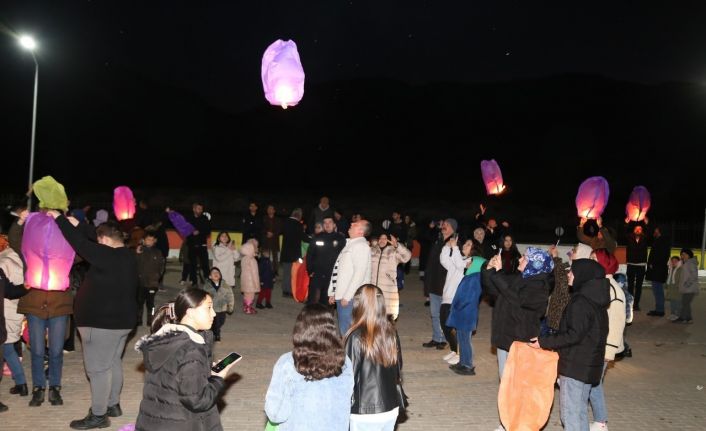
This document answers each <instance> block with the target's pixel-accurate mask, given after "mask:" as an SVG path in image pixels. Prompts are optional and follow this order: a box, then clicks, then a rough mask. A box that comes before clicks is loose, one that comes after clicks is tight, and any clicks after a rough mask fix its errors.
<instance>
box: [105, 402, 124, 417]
mask: <svg viewBox="0 0 706 431" xmlns="http://www.w3.org/2000/svg"><path fill="white" fill-rule="evenodd" d="M106 414H107V415H108V416H109V417H111V418H117V417H119V416H122V415H123V409H121V408H120V403H118V404H116V405H114V406H109V407H108V411H107V412H106Z"/></svg>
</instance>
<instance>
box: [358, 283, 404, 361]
mask: <svg viewBox="0 0 706 431" xmlns="http://www.w3.org/2000/svg"><path fill="white" fill-rule="evenodd" d="M358 329H360V344H361V348H362V350H363V352H364V354H365V357H367V358H368V359H370V360H371V361H373V362H375V363H378V364H381V365H383V366H385V367H390V366H392V365H395V364H397V353H398V351H397V332H396V331H395V327H394V325H393V324H392V322H390V321H389V320H388V318H387V312H386V311H385V298H384V297H383V295H382V290H380V288H379V287H377V286H375V285H373V284H364V285H363V286H361V287H359V288H358V290H357V291H356V292H355V296H354V297H353V324H352V325H351V327H350V329H349V330H348V332H347V333H346V340H347V339H348V337H350V335H351V334H352V333H353V332H354V331H356V330H358Z"/></svg>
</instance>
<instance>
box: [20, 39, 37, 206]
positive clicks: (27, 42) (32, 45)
mask: <svg viewBox="0 0 706 431" xmlns="http://www.w3.org/2000/svg"><path fill="white" fill-rule="evenodd" d="M19 42H20V45H21V46H22V47H23V48H24V49H26V50H27V51H29V53H30V54H32V60H34V106H33V108H32V145H31V146H30V150H29V188H28V190H30V192H29V196H28V198H27V210H28V211H31V210H32V191H31V189H32V183H33V181H32V177H33V173H34V135H35V133H36V130H37V90H38V88H39V63H37V57H36V56H35V55H34V50H35V49H37V42H35V40H34V39H33V38H32V37H31V36H27V35H24V36H20V37H19Z"/></svg>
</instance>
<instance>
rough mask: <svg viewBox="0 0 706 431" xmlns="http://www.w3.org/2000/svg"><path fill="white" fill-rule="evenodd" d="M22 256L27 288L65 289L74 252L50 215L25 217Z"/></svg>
mask: <svg viewBox="0 0 706 431" xmlns="http://www.w3.org/2000/svg"><path fill="white" fill-rule="evenodd" d="M22 254H23V255H24V258H25V262H26V272H25V283H27V284H28V285H29V286H30V287H34V288H37V289H41V290H60V291H64V290H67V289H68V288H69V271H71V266H72V265H73V264H74V257H75V256H76V252H74V249H73V248H72V247H71V245H69V243H68V242H66V239H64V235H63V234H62V233H61V231H60V230H59V226H58V225H57V224H56V222H55V221H54V219H53V218H52V217H51V216H50V215H48V214H45V213H32V214H30V215H29V216H27V220H26V221H25V228H24V234H23V235H22Z"/></svg>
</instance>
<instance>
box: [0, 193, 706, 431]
mask: <svg viewBox="0 0 706 431" xmlns="http://www.w3.org/2000/svg"><path fill="white" fill-rule="evenodd" d="M204 209H205V208H204V205H203V204H202V203H200V202H196V203H194V204H193V206H192V213H191V214H188V215H187V216H186V220H187V221H188V222H189V223H190V224H191V225H192V226H193V228H194V229H193V232H192V234H190V235H189V236H188V237H186V238H184V241H183V248H182V251H181V253H180V255H181V256H180V260H181V261H182V264H183V267H182V278H181V284H182V285H183V287H184V289H183V290H182V291H181V292H180V293H179V295H178V296H177V297H176V298H175V299H174V300H173V301H171V302H169V303H168V304H165V305H163V306H161V307H157V306H156V305H155V295H156V293H157V292H158V291H159V290H160V289H161V288H162V283H163V278H164V273H165V267H166V265H165V262H166V258H167V256H168V251H169V250H168V244H167V237H166V231H165V229H166V227H167V226H168V225H169V221H168V220H169V218H168V217H166V214H168V213H169V212H170V211H171V209H169V208H167V211H166V212H165V213H161V212H152V211H150V210H149V208H148V205H147V203H146V201H144V200H143V201H140V209H139V210H138V212H137V214H136V216H135V217H134V218H133V219H130V220H127V221H122V222H116V221H113V220H109V219H108V217H106V214H105V213H102V214H101V212H100V211H99V212H97V213H96V219H95V220H94V223H90V222H89V221H88V218H87V216H86V211H85V210H84V209H81V210H73V211H66V210H65V209H64V210H62V209H57V208H42V209H40V210H39V211H40V212H42V213H44V214H46V215H47V216H49V217H52V218H53V219H54V221H55V222H56V224H57V226H58V228H59V230H60V232H61V234H62V235H63V237H64V238H65V239H66V241H67V242H68V243H69V244H70V246H71V247H72V248H73V249H74V250H75V252H76V261H75V264H74V268H73V269H72V274H73V277H72V278H71V280H72V282H71V286H62V287H66V289H63V290H61V289H58V290H43V289H39V288H37V287H36V286H30V285H29V284H30V283H27V282H26V280H25V275H24V271H25V266H26V262H25V260H24V258H23V254H22V253H23V252H22V235H23V225H24V223H25V221H26V219H27V215H28V211H27V208H23V207H22V206H21V205H20V206H18V207H16V208H14V209H13V210H14V211H13V214H14V219H13V221H12V223H11V224H10V226H9V229H8V232H7V235H6V236H3V237H0V281H2V282H1V283H0V294H1V295H2V297H3V298H4V308H3V310H2V311H3V313H2V314H0V321H1V322H0V323H2V325H0V342H3V349H2V350H0V363H2V357H3V356H4V359H5V361H6V362H7V365H8V367H9V369H10V371H11V374H12V378H13V380H14V382H15V385H14V386H13V387H12V388H11V389H10V393H11V394H13V395H18V396H29V395H31V398H30V401H29V406H39V405H41V404H42V403H43V402H44V401H45V398H46V399H47V400H48V401H49V402H50V403H51V404H52V405H62V404H63V399H62V396H61V377H62V368H63V350H64V349H65V347H66V343H67V342H68V341H70V340H67V337H66V334H70V337H69V338H70V339H73V333H74V328H76V331H77V332H78V335H79V337H80V340H81V346H82V353H83V360H84V361H83V362H84V367H85V371H86V375H87V376H88V380H89V384H90V391H91V405H90V408H89V410H88V414H87V415H86V416H85V417H84V418H81V419H77V420H74V421H72V422H71V423H70V427H71V428H73V429H93V428H103V427H107V426H109V424H110V418H111V417H118V416H121V415H122V409H121V407H120V393H121V388H122V381H123V377H122V376H123V371H122V355H123V352H124V349H125V345H126V342H127V340H128V337H129V335H130V334H131V333H132V332H133V331H134V330H135V328H136V327H137V326H141V325H142V324H143V322H146V324H147V326H148V327H149V334H148V335H146V336H144V337H142V338H141V339H140V340H139V341H138V342H137V344H136V346H135V348H136V350H138V351H140V352H142V354H143V356H144V364H145V384H144V391H143V399H142V402H141V404H140V411H139V415H138V417H137V422H136V429H138V430H159V429H170V430H173V429H174V430H175V429H183V430H194V429H209V430H212V429H222V427H221V424H220V417H219V413H218V410H217V408H216V403H217V401H218V399H219V397H220V396H221V394H222V392H223V391H224V389H225V380H224V379H225V378H226V376H227V375H228V372H229V370H230V368H231V366H232V364H231V365H230V366H227V367H225V368H224V369H222V370H219V371H213V370H212V369H211V364H212V362H213V355H212V349H213V343H214V342H219V341H221V337H222V334H221V329H222V328H223V325H224V324H225V322H226V318H227V315H228V314H230V313H233V312H235V309H236V295H235V294H234V290H235V289H238V288H239V290H240V293H241V296H242V312H243V313H244V314H248V315H251V314H255V313H257V312H258V310H263V309H271V308H273V301H272V291H273V288H274V286H275V281H276V280H278V279H279V280H281V287H282V295H283V297H291V296H292V294H293V291H292V284H293V283H296V280H294V281H293V280H292V267H293V265H295V264H296V265H301V267H302V268H305V270H306V275H307V276H308V296H307V297H306V298H305V302H306V304H307V305H306V306H305V307H304V308H303V309H302V311H301V312H300V313H299V315H298V317H297V319H296V322H295V323H294V329H293V336H292V342H293V345H292V350H291V351H290V352H288V353H285V354H283V355H282V356H281V357H280V358H279V360H277V362H276V363H275V365H274V369H273V375H272V380H271V382H270V386H269V389H268V391H267V395H266V399H265V412H266V414H267V417H268V426H270V427H277V428H278V429H280V430H287V429H291V430H297V429H307V430H317V429H322V430H323V429H326V430H348V429H350V430H361V431H362V430H386V431H388V430H393V429H394V426H395V423H396V422H397V419H398V416H399V415H400V413H401V412H402V411H404V409H405V408H406V405H407V400H406V396H405V394H404V390H403V388H402V363H403V360H402V346H401V344H400V339H399V336H398V335H397V330H396V327H397V325H398V323H397V322H398V318H399V316H400V312H401V308H400V306H401V304H400V295H399V292H400V291H401V290H402V289H404V281H405V280H404V279H405V275H406V274H408V273H409V264H410V261H411V258H412V250H413V247H414V241H415V240H416V241H417V242H418V243H419V244H420V251H419V274H420V277H421V278H422V279H423V281H424V292H423V294H424V295H425V297H426V299H427V302H426V304H425V305H428V306H429V316H430V323H431V340H430V341H428V342H425V343H423V347H425V348H433V349H437V350H440V351H443V353H444V356H443V361H445V362H446V363H447V364H448V368H449V369H450V370H451V371H452V372H453V373H455V374H458V375H460V376H473V375H475V366H474V361H473V347H472V337H473V333H474V331H475V329H476V327H477V325H478V315H479V304H480V303H481V301H486V302H488V304H490V305H491V306H492V317H491V322H490V327H491V344H492V346H493V347H494V349H495V350H496V354H497V362H498V375H499V379H500V380H501V381H502V379H503V375H504V370H505V365H506V362H507V361H508V356H509V354H510V352H511V351H512V349H513V345H514V343H517V342H521V343H527V344H528V345H530V346H531V347H534V348H536V349H547V350H551V351H555V352H558V355H559V360H558V365H557V372H558V384H559V387H560V400H561V401H560V404H561V420H562V423H563V424H564V427H565V429H567V430H586V429H589V426H590V429H591V430H600V429H607V423H608V414H607V408H606V405H605V397H604V389H603V379H604V377H605V372H606V369H607V364H608V363H609V362H611V361H614V360H615V359H616V357H618V358H619V357H621V355H622V357H629V356H631V354H632V352H631V349H630V347H629V345H628V344H627V342H625V337H624V334H625V328H626V326H627V325H629V324H630V321H631V318H632V313H634V312H639V311H640V295H641V291H642V281H643V279H645V278H646V279H648V280H650V281H651V283H652V289H653V292H654V297H655V309H654V310H651V311H649V312H648V313H647V315H648V316H652V317H662V316H665V313H666V311H665V290H666V297H667V299H669V301H670V302H669V304H670V309H669V311H670V316H668V318H669V319H670V320H671V321H673V322H674V323H682V324H688V323H691V322H692V314H691V303H692V301H693V298H694V296H695V295H696V294H698V280H697V275H698V272H697V262H696V258H695V257H694V255H693V252H692V251H691V250H689V249H683V250H682V251H681V254H680V256H671V243H670V241H669V239H668V238H666V237H665V236H664V235H663V234H662V232H661V230H660V229H659V227H654V228H650V226H649V225H648V223H647V222H646V221H645V222H641V223H626V229H627V233H628V235H627V238H628V241H627V253H626V254H627V259H626V260H627V271H626V274H625V275H623V274H619V273H618V261H617V259H616V257H615V249H616V245H617V244H616V241H615V233H614V232H613V231H612V230H611V229H609V228H608V227H606V226H603V225H602V221H601V220H600V219H598V220H585V219H582V220H581V221H580V223H579V225H578V226H577V237H578V239H579V243H578V244H577V245H576V246H575V247H574V248H573V250H572V252H571V253H570V255H569V256H568V261H565V259H563V258H562V257H560V256H559V253H558V249H557V248H556V247H549V248H547V249H542V248H537V247H528V248H527V249H526V250H525V251H524V253H521V252H520V251H519V249H518V247H517V244H516V241H515V236H514V232H513V231H512V228H511V225H510V223H508V222H507V221H504V222H502V223H500V224H498V223H497V221H496V220H495V219H494V218H490V217H486V208H485V207H484V206H482V205H481V207H480V211H479V213H478V214H477V215H476V217H475V220H474V223H473V224H472V225H471V226H463V227H461V226H459V223H458V222H457V220H456V219H454V218H441V219H438V220H434V221H431V222H429V223H428V224H426V223H425V224H424V225H423V226H421V225H417V224H416V223H415V222H414V221H413V220H412V217H410V216H409V215H404V214H403V213H402V212H401V211H399V210H395V211H393V212H392V213H391V219H390V220H385V221H383V222H382V223H380V224H379V225H377V224H376V225H373V223H371V222H370V221H369V220H366V219H365V218H363V217H362V216H361V215H360V214H354V215H353V217H351V219H350V221H349V220H346V218H345V217H344V216H343V214H342V212H341V211H336V210H334V209H333V208H332V207H331V206H330V201H329V199H328V198H327V197H322V198H321V199H320V202H319V204H318V205H317V206H316V207H315V208H314V209H313V210H312V211H311V212H310V217H309V218H308V219H307V220H306V222H305V218H304V212H303V211H302V210H301V209H300V208H296V209H294V210H293V211H291V213H290V215H289V217H288V218H286V219H281V218H279V217H277V216H276V210H275V207H274V206H273V205H268V206H267V207H266V212H265V214H264V215H260V213H259V208H258V205H257V203H255V202H251V203H250V204H249V207H248V211H247V213H246V214H245V215H244V217H243V218H242V224H241V228H242V229H241V230H242V242H241V244H240V245H237V244H236V243H235V241H234V240H233V239H232V238H231V236H230V234H229V233H228V232H225V231H224V232H219V233H218V235H217V236H216V237H215V238H216V240H215V242H214V244H213V246H212V247H211V248H212V259H209V253H208V247H209V244H208V243H209V239H210V237H211V231H212V228H211V218H210V215H209V214H208V213H206V212H205V211H204ZM280 238H281V241H280ZM648 245H649V246H650V247H651V248H650V249H649V250H651V251H649V252H648ZM623 278H624V279H625V282H623V283H621V280H622V279H623ZM25 319H26V321H27V326H28V328H29V330H28V337H27V338H28V339H27V340H25V342H26V343H27V344H28V345H29V351H30V352H31V354H30V359H31V391H30V390H29V387H28V383H27V380H26V378H25V376H24V371H23V369H22V366H21V363H20V362H19V359H18V354H20V353H21V351H22V350H21V343H22V341H20V339H21V332H22V322H23V320H25ZM45 359H46V362H47V363H48V369H47V373H46V374H45ZM47 380H48V382H47ZM45 392H47V394H46V395H45ZM589 405H590V406H591V408H592V411H593V419H594V420H593V422H592V423H589V420H588V408H589ZM4 410H7V407H6V406H4V405H3V404H2V403H0V412H1V411H4ZM498 429H499V430H502V429H504V428H503V424H500V423H499V425H498Z"/></svg>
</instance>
